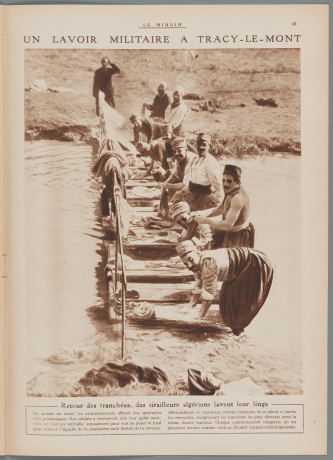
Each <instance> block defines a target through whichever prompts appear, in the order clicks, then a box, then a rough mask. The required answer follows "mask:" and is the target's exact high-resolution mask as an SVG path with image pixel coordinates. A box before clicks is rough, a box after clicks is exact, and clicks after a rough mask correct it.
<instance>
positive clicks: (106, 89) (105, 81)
mask: <svg viewBox="0 0 333 460" xmlns="http://www.w3.org/2000/svg"><path fill="white" fill-rule="evenodd" d="M101 64H102V67H100V68H99V69H97V70H96V72H95V75H94V84H93V96H94V98H95V99H96V115H97V116H98V117H99V91H101V92H102V93H104V95H105V102H106V103H107V104H109V106H110V107H113V108H115V103H114V90H113V86H112V76H113V75H115V74H117V73H120V69H119V68H118V67H117V66H116V64H114V63H113V62H111V60H110V59H109V58H108V57H104V58H103V59H102V60H101Z"/></svg>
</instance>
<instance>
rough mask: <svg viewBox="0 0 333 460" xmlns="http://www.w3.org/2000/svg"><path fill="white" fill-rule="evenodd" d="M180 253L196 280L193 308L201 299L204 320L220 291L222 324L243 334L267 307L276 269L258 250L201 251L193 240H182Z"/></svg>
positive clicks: (192, 298)
mask: <svg viewBox="0 0 333 460" xmlns="http://www.w3.org/2000/svg"><path fill="white" fill-rule="evenodd" d="M176 249H177V253H178V255H179V257H180V258H181V260H182V262H183V263H184V264H185V266H186V267H187V268H188V269H189V270H191V271H192V272H193V274H194V278H195V286H194V289H193V290H192V296H191V301H190V305H189V306H190V307H193V308H194V307H195V306H196V305H197V303H199V301H200V300H201V310H200V313H199V319H202V318H203V317H204V316H205V315H206V313H207V312H208V310H209V308H210V306H211V305H212V303H213V300H214V297H215V296H216V294H217V292H218V284H217V283H218V281H222V282H223V283H222V289H221V292H220V298H219V305H220V313H221V316H222V319H223V322H224V324H225V325H226V326H228V327H230V328H231V330H232V332H233V333H234V334H235V335H239V334H241V333H242V332H243V331H244V328H245V327H246V326H248V325H249V324H250V323H251V321H252V320H253V318H254V317H255V316H256V315H257V314H258V312H259V310H260V309H261V307H262V306H263V305H264V303H265V301H266V299H267V296H268V294H269V291H270V288H271V285H272V281H273V266H272V264H271V262H270V261H269V259H268V258H267V256H266V255H265V254H264V253H262V252H259V251H256V250H255V249H249V248H237V249H226V248H223V249H215V250H207V251H202V252H200V251H199V250H198V248H197V247H196V246H195V244H194V243H193V241H191V240H188V241H183V242H182V243H180V244H179V245H178V246H177V248H176Z"/></svg>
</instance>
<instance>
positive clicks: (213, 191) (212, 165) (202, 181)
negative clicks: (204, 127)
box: [174, 133, 222, 211]
mask: <svg viewBox="0 0 333 460" xmlns="http://www.w3.org/2000/svg"><path fill="white" fill-rule="evenodd" d="M210 144H211V137H210V135H209V134H204V133H200V134H199V135H198V138H197V150H198V157H196V158H195V159H194V160H193V161H192V162H191V163H190V165H189V168H187V170H186V172H185V175H184V181H183V182H184V188H183V189H182V190H181V192H178V193H177V194H176V195H175V197H174V201H175V202H176V201H180V200H184V201H186V202H187V203H188V204H189V206H190V209H191V211H198V210H202V209H209V208H212V207H214V206H217V205H218V204H219V203H220V202H221V201H222V174H221V170H220V165H219V163H218V162H217V160H216V159H215V158H214V157H213V156H212V155H211V154H210V153H209V148H210Z"/></svg>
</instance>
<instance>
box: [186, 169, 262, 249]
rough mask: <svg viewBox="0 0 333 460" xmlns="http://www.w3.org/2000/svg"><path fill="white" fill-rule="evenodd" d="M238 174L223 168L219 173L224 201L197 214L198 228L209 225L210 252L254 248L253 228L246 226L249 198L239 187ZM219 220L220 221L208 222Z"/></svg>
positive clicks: (248, 217)
mask: <svg viewBox="0 0 333 460" xmlns="http://www.w3.org/2000/svg"><path fill="white" fill-rule="evenodd" d="M241 174H242V170H241V168H239V167H238V166H235V165H226V166H225V168H224V171H223V190H224V194H225V195H224V199H223V201H222V203H221V204H220V205H219V206H217V207H215V208H212V209H207V210H205V211H201V212H198V213H197V216H196V217H195V221H196V222H198V224H209V225H210V227H211V229H212V232H213V233H214V235H213V245H212V247H213V248H238V247H250V248H253V247H254V227H253V225H252V224H251V223H250V220H249V219H250V202H249V197H248V195H247V193H246V192H245V190H244V189H243V187H242V186H241ZM216 216H222V219H221V220H220V221H217V220H213V219H211V218H212V217H216Z"/></svg>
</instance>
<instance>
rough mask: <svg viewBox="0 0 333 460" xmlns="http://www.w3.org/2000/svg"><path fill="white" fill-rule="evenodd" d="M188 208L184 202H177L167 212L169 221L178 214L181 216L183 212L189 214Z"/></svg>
mask: <svg viewBox="0 0 333 460" xmlns="http://www.w3.org/2000/svg"><path fill="white" fill-rule="evenodd" d="M189 211H190V207H189V205H188V203H186V201H178V203H175V204H174V205H173V206H171V208H170V210H169V216H170V217H171V219H174V218H175V217H176V216H178V214H183V213H184V212H189Z"/></svg>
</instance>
